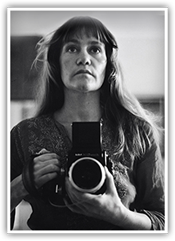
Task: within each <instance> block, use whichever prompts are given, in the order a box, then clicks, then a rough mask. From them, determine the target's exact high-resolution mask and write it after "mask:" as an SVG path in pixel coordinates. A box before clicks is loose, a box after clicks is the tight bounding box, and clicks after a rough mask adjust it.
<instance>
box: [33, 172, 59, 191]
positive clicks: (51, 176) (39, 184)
mask: <svg viewBox="0 0 175 241" xmlns="http://www.w3.org/2000/svg"><path fill="white" fill-rule="evenodd" d="M57 175H58V173H56V172H53V173H48V174H46V175H43V176H41V177H40V178H38V179H37V182H35V186H36V187H37V188H40V187H42V186H43V185H44V184H45V183H47V182H49V181H51V180H53V179H54V178H56V177H57Z"/></svg>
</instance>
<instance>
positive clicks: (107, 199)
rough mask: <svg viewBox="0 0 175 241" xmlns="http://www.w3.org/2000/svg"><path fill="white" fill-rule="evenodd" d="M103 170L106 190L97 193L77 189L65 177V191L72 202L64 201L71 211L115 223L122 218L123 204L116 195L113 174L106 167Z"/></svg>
mask: <svg viewBox="0 0 175 241" xmlns="http://www.w3.org/2000/svg"><path fill="white" fill-rule="evenodd" d="M105 171H106V192H105V193H104V194H99V195H96V194H90V193H82V192H79V191H77V190H76V189H75V188H74V187H73V186H72V184H71V183H70V181H69V179H68V178H66V191H67V194H68V196H69V198H70V200H71V201H72V204H69V203H68V202H67V201H66V200H65V203H66V205H67V207H68V208H69V209H70V210H71V211H72V212H75V213H79V214H83V215H86V216H90V217H94V218H98V219H101V220H105V221H109V222H113V221H114V220H115V223H116V221H118V220H119V221H121V219H122V211H123V208H124V205H123V204H122V202H121V200H120V198H119V196H118V193H117V190H116V187H115V184H114V179H113V176H112V175H111V173H110V172H109V170H108V169H107V168H106V167H105Z"/></svg>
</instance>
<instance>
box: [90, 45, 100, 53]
mask: <svg viewBox="0 0 175 241" xmlns="http://www.w3.org/2000/svg"><path fill="white" fill-rule="evenodd" d="M90 51H91V53H93V54H98V53H100V52H101V49H100V48H98V47H91V49H90Z"/></svg>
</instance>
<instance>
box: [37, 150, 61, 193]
mask: <svg viewBox="0 0 175 241" xmlns="http://www.w3.org/2000/svg"><path fill="white" fill-rule="evenodd" d="M33 170H34V171H33V175H34V183H35V187H36V188H37V189H39V188H40V187H41V186H43V185H44V184H45V183H47V182H48V181H50V180H52V179H54V178H56V177H57V175H58V174H59V172H60V170H61V166H60V161H59V156H58V155H57V154H55V153H50V152H47V153H45V154H42V155H39V156H37V157H35V158H34V159H33Z"/></svg>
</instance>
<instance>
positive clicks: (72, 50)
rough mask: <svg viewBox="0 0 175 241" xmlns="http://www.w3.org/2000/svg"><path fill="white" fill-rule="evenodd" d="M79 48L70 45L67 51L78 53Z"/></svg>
mask: <svg viewBox="0 0 175 241" xmlns="http://www.w3.org/2000/svg"><path fill="white" fill-rule="evenodd" d="M77 51H78V49H77V48H76V47H75V46H70V47H68V48H67V52H69V53H76V52H77Z"/></svg>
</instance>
